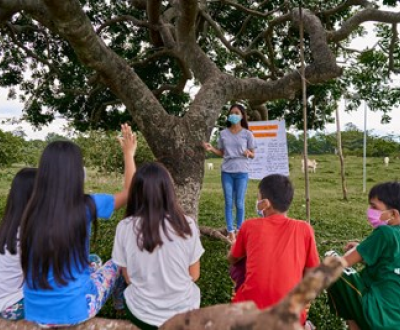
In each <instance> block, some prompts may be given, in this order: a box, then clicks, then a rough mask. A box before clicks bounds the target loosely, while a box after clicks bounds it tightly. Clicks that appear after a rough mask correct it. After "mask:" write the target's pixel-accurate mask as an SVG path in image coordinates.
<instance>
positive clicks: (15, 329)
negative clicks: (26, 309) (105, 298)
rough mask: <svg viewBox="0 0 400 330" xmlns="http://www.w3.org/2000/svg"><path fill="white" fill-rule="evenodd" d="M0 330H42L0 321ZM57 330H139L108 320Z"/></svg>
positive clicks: (29, 325) (93, 321) (18, 322)
mask: <svg viewBox="0 0 400 330" xmlns="http://www.w3.org/2000/svg"><path fill="white" fill-rule="evenodd" d="M0 329H2V330H40V329H43V328H40V327H39V326H37V325H36V324H34V323H32V322H27V321H17V322H16V321H6V320H2V319H0ZM53 329H57V330H105V329H107V330H139V329H138V328H137V327H136V326H134V325H133V324H132V323H130V322H128V321H122V320H108V319H102V318H94V319H91V320H89V321H87V322H85V323H82V324H80V325H76V326H74V327H63V328H53Z"/></svg>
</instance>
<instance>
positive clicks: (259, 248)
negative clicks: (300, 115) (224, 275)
mask: <svg viewBox="0 0 400 330" xmlns="http://www.w3.org/2000/svg"><path fill="white" fill-rule="evenodd" d="M258 189H259V193H258V201H257V210H258V211H259V213H260V215H262V218H256V219H249V220H247V221H245V222H244V224H243V225H242V228H241V229H240V231H239V234H238V236H237V240H236V243H235V244H234V245H233V246H232V248H231V251H230V253H229V255H228V261H229V262H230V263H231V264H235V263H237V262H240V260H242V259H243V258H246V262H245V266H244V267H243V266H242V269H245V279H244V282H243V284H242V285H241V286H240V287H239V288H238V290H237V292H236V294H235V296H234V297H233V302H234V303H235V302H242V301H254V302H255V304H256V305H257V307H258V308H260V309H264V308H267V307H270V306H272V305H274V304H276V303H278V302H279V301H280V300H281V299H282V298H283V297H285V296H286V295H287V294H288V293H289V292H290V291H291V290H292V289H293V288H294V287H295V286H296V285H297V284H298V283H299V282H300V281H301V279H302V278H303V276H304V274H305V272H306V271H307V269H309V268H313V267H316V266H318V264H319V256H318V251H317V247H316V244H315V238H314V232H313V229H312V228H311V226H310V225H309V224H308V223H307V222H305V221H301V220H294V219H290V218H288V217H287V215H286V212H287V211H288V209H289V206H290V204H291V202H292V200H293V194H294V190H293V186H292V184H291V182H290V180H289V179H288V178H287V177H286V176H283V175H279V174H273V175H269V176H266V177H265V178H264V179H262V180H261V182H260V184H259V186H258ZM236 271H237V270H236ZM234 276H235V278H238V277H237V274H235V275H234ZM301 322H302V324H305V322H306V312H305V311H304V312H303V313H302V315H301Z"/></svg>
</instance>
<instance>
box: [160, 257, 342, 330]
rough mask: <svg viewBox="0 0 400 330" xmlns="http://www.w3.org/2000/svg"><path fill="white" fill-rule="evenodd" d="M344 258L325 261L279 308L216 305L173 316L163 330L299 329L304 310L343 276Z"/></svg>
mask: <svg viewBox="0 0 400 330" xmlns="http://www.w3.org/2000/svg"><path fill="white" fill-rule="evenodd" d="M345 266H346V265H345V261H344V259H343V258H335V257H329V258H325V260H324V261H323V263H322V264H321V265H320V266H319V267H316V268H315V269H314V270H313V271H311V272H310V273H308V274H307V275H306V276H305V277H304V279H303V281H302V282H301V283H300V284H299V285H297V287H296V288H295V289H293V291H292V292H290V293H289V294H288V295H287V296H286V297H285V298H284V299H283V300H281V301H280V302H279V303H278V304H277V305H275V306H273V307H271V308H268V309H265V310H262V311H261V310H258V309H257V308H256V306H255V305H254V304H253V303H250V302H246V303H241V304H231V305H227V304H226V305H216V306H212V307H206V308H202V309H198V310H193V311H191V312H187V313H183V314H179V315H176V316H174V317H173V318H171V319H170V320H168V321H167V322H165V323H164V324H163V325H162V326H161V327H160V330H175V329H181V330H200V329H201V330H204V329H205V328H207V330H214V329H218V330H234V329H242V330H260V329H274V330H300V329H303V327H302V326H301V325H300V322H299V318H300V317H299V316H300V313H301V311H302V310H303V309H304V307H305V306H306V305H307V304H308V303H310V302H311V301H313V300H314V299H315V297H316V296H317V295H318V294H319V293H320V292H321V291H322V290H323V289H325V288H327V287H328V286H329V285H330V284H332V283H333V282H334V281H335V280H336V279H337V278H338V277H339V276H340V275H341V273H342V271H343V268H344V267H345Z"/></svg>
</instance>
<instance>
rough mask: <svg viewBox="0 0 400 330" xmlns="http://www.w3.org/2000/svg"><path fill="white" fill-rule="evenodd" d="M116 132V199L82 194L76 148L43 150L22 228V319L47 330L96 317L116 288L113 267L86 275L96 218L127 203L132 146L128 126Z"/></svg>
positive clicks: (62, 145)
mask: <svg viewBox="0 0 400 330" xmlns="http://www.w3.org/2000/svg"><path fill="white" fill-rule="evenodd" d="M121 128H122V135H123V139H121V140H120V142H121V147H122V150H123V154H124V161H125V174H124V180H125V184H124V188H123V190H122V191H121V192H119V193H116V194H115V195H107V194H92V195H86V194H85V193H84V170H83V162H82V154H81V151H80V149H79V147H78V146H77V145H76V144H74V143H72V142H69V141H56V142H52V143H50V144H49V145H48V146H47V147H46V148H45V150H44V151H43V154H42V156H41V159H40V163H39V168H38V174H37V179H36V183H35V187H34V191H33V194H32V198H31V199H30V202H29V203H28V206H27V208H26V210H25V212H24V216H23V219H22V225H21V264H22V269H23V272H24V277H25V283H24V304H25V319H26V320H29V321H33V322H36V323H38V324H40V325H42V326H49V327H54V326H69V325H74V324H79V323H82V322H84V321H86V320H88V319H90V318H92V317H94V316H95V315H96V313H97V312H98V311H99V310H100V308H101V307H102V306H103V305H104V303H105V301H106V300H107V298H108V297H109V295H110V293H111V291H112V289H113V287H114V286H115V281H116V278H117V275H118V273H119V269H118V267H117V265H115V264H114V263H113V262H111V261H108V262H106V263H105V264H104V266H103V267H101V268H100V269H98V270H96V271H95V272H92V271H91V268H90V264H89V236H90V232H91V223H92V222H96V219H97V217H99V218H105V219H108V218H110V217H111V215H112V212H113V211H114V210H116V209H118V208H120V207H121V206H123V205H125V204H126V201H127V196H128V191H129V185H130V182H131V179H132V176H133V174H134V172H135V164H134V160H133V157H134V155H135V151H136V147H137V142H136V136H135V135H134V134H132V131H131V128H130V127H129V126H128V125H126V124H124V125H122V127H121Z"/></svg>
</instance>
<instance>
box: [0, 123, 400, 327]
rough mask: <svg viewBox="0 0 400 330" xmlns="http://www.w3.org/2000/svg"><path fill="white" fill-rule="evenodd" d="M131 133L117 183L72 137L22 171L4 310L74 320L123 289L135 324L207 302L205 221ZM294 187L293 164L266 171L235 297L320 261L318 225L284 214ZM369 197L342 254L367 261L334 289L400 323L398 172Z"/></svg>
mask: <svg viewBox="0 0 400 330" xmlns="http://www.w3.org/2000/svg"><path fill="white" fill-rule="evenodd" d="M122 135H123V138H121V139H120V142H121V147H122V150H123V154H124V162H125V170H124V187H123V189H122V191H121V192H119V193H116V194H114V195H109V194H91V195H86V194H85V193H84V170H83V161H82V155H81V151H80V149H79V147H78V146H77V145H75V144H74V143H72V142H69V141H56V142H52V143H50V144H49V145H48V146H47V147H46V148H45V150H44V152H43V154H42V156H41V159H40V162H39V167H38V169H32V168H25V169H22V170H20V171H19V172H18V173H17V175H16V176H15V178H14V180H13V182H12V185H11V189H10V193H9V196H8V199H7V204H6V208H5V213H4V217H3V219H2V222H1V223H0V318H3V319H7V320H19V319H26V320H28V321H33V322H35V323H37V324H39V325H40V326H42V327H44V328H53V327H61V326H62V327H65V326H72V325H76V324H80V323H82V322H85V321H86V320H88V319H90V318H93V317H94V316H95V315H96V314H97V313H98V312H99V311H100V309H101V308H102V306H104V304H105V302H106V300H107V299H108V298H109V296H110V295H111V294H113V298H114V307H115V308H116V309H124V308H125V310H126V312H127V316H128V318H129V319H130V320H131V321H132V322H133V323H134V324H135V325H137V326H138V327H139V328H140V329H156V328H158V327H159V326H160V325H162V324H163V323H164V322H165V321H166V320H168V319H170V318H171V317H173V316H174V315H176V314H179V313H183V312H186V311H189V310H192V309H196V308H199V306H200V290H199V288H198V287H197V285H196V284H195V282H196V281H197V279H198V278H199V276H200V257H201V256H202V254H203V253H204V249H203V247H202V245H201V242H200V238H199V230H198V228H197V225H196V223H195V221H194V220H193V219H191V218H189V217H187V216H186V215H185V214H184V212H183V210H182V208H181V207H180V205H179V204H178V202H177V198H176V195H175V191H174V186H173V181H172V179H171V176H170V174H169V172H168V171H167V169H166V168H165V167H164V166H162V165H161V164H160V163H156V162H154V163H148V164H145V165H143V166H141V167H140V168H139V169H138V170H137V171H136V168H135V163H134V155H135V152H136V147H137V142H136V137H135V135H134V134H132V131H131V128H130V127H129V126H128V125H122ZM293 194H294V190H293V187H292V184H291V182H290V180H289V179H288V178H287V177H285V176H282V175H270V176H267V177H265V178H264V179H263V180H262V181H261V182H260V184H259V192H258V200H257V212H258V213H259V215H260V218H256V219H250V220H247V221H246V222H245V223H244V224H243V226H242V227H241V229H240V231H239V233H238V236H237V240H236V242H235V243H234V244H233V245H232V248H231V251H230V253H229V255H228V261H229V262H230V263H231V264H233V265H234V266H233V267H232V272H231V275H232V277H233V279H234V280H235V281H236V293H235V295H234V297H233V302H234V303H238V302H242V301H254V303H255V304H256V305H257V307H258V308H260V309H264V308H267V307H270V306H272V305H274V304H276V303H278V302H279V301H280V300H281V299H282V298H283V297H284V296H286V295H287V294H288V292H289V291H290V290H292V289H293V288H294V287H295V286H296V285H297V284H298V283H299V282H300V281H301V279H302V277H303V276H304V274H305V272H306V271H307V270H308V269H310V268H313V267H315V266H317V265H318V264H319V256H318V252H317V247H316V243H315V238H314V233H313V230H312V228H311V226H310V225H309V224H308V223H306V222H304V221H299V220H294V219H290V218H288V217H287V215H286V212H287V211H288V209H289V207H290V204H291V202H292V199H293ZM369 201H370V204H371V208H370V209H369V210H368V218H369V220H370V221H371V223H373V224H374V226H375V225H376V226H377V227H376V229H374V230H373V232H372V234H371V235H370V236H369V237H368V238H367V239H366V240H364V241H363V242H361V243H360V244H359V245H357V246H355V244H351V245H350V247H352V249H350V251H349V252H348V253H347V254H346V255H345V256H344V258H345V259H346V261H347V263H348V264H349V265H353V264H354V263H356V262H361V261H363V262H364V263H365V264H366V266H365V268H364V270H363V271H362V272H361V273H360V274H357V273H353V274H350V275H346V274H343V276H342V278H341V279H340V280H339V281H337V282H336V283H335V284H334V285H333V286H332V287H331V288H330V289H329V297H330V303H331V305H332V309H333V310H335V311H337V313H338V314H339V315H340V316H342V317H343V318H344V319H346V320H347V321H348V324H349V326H350V327H351V329H377V330H381V329H382V330H383V329H385V330H389V329H400V303H399V301H398V300H399V299H398V298H397V297H399V296H400V226H399V224H400V215H399V212H400V185H399V183H397V182H390V183H384V184H381V185H377V186H375V187H374V188H372V190H371V192H370V195H369ZM124 205H126V212H125V219H123V220H122V221H120V222H119V224H118V226H117V230H116V235H115V240H114V247H113V252H112V259H111V260H109V261H107V262H106V263H104V265H102V266H100V265H96V264H94V263H91V262H90V260H91V258H90V255H89V251H90V246H89V245H90V244H89V239H90V236H91V228H92V223H93V228H94V235H93V236H95V234H96V228H97V227H96V225H97V218H104V219H109V218H110V217H111V215H112V213H113V211H114V210H117V209H119V208H121V207H122V206H124ZM373 221H374V222H373ZM383 225H386V226H383ZM339 299H340V304H338V303H337V302H338V300H339ZM344 301H345V303H344ZM301 321H302V324H304V325H305V324H306V313H305V312H303V313H302V315H301Z"/></svg>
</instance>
